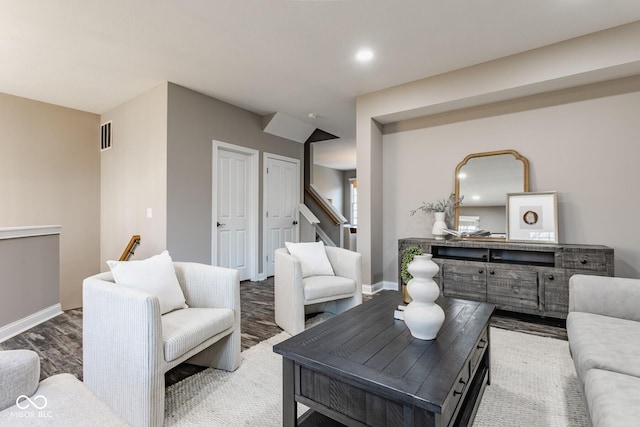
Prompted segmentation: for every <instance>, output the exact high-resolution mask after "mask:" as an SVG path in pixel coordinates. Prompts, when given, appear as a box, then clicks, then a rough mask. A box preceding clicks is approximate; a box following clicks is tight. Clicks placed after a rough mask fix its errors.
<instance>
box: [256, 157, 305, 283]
mask: <svg viewBox="0 0 640 427" xmlns="http://www.w3.org/2000/svg"><path fill="white" fill-rule="evenodd" d="M264 165H265V168H264V170H265V178H264V182H265V189H264V203H263V206H264V211H265V213H264V214H265V216H264V218H265V221H264V230H265V232H264V248H265V251H264V252H265V269H264V271H265V272H266V274H267V276H273V274H274V259H273V258H274V256H273V252H274V251H275V250H276V249H278V248H282V247H284V242H297V241H298V227H299V226H298V204H299V203H300V161H299V160H297V159H291V158H287V157H282V156H276V155H274V154H265V159H264Z"/></svg>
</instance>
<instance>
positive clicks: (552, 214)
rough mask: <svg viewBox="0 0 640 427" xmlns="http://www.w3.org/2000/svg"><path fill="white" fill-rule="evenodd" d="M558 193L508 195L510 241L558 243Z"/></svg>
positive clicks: (508, 237)
mask: <svg viewBox="0 0 640 427" xmlns="http://www.w3.org/2000/svg"><path fill="white" fill-rule="evenodd" d="M557 207H558V193H557V192H555V191H546V192H539V193H508V194H507V241H511V242H545V243H558V209H557Z"/></svg>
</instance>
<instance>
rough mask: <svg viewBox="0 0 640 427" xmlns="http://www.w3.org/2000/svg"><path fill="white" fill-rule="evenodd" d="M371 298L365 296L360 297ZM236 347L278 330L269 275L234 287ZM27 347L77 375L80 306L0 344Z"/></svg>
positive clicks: (546, 332)
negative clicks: (236, 291)
mask: <svg viewBox="0 0 640 427" xmlns="http://www.w3.org/2000/svg"><path fill="white" fill-rule="evenodd" d="M370 298H375V296H365V297H364V299H365V300H367V299H370ZM240 300H241V311H242V314H241V328H240V329H241V332H242V340H241V341H242V350H246V349H247V348H249V347H251V346H253V345H255V344H257V343H259V342H260V341H263V340H266V339H268V338H271V337H272V336H275V335H277V334H279V333H280V332H282V329H280V328H279V327H278V326H277V325H276V323H275V314H274V305H273V278H269V279H267V280H265V281H262V282H250V281H246V282H242V283H241V285H240ZM491 324H492V326H495V327H498V328H502V329H509V330H513V331H518V332H525V333H530V334H535V335H540V336H548V337H553V338H558V339H564V340H566V339H567V333H566V329H565V322H564V321H562V320H555V319H542V318H540V317H537V316H526V315H515V314H513V313H508V312H502V311H498V312H496V314H495V315H494V316H493V318H492V322H491ZM10 349H30V350H34V351H35V352H37V353H38V354H39V355H40V378H41V379H44V378H47V377H50V376H51V375H55V374H59V373H64V372H68V373H71V374H73V375H75V376H76V377H78V378H80V379H82V309H74V310H68V311H65V312H64V313H63V314H61V315H59V316H57V317H55V318H53V319H51V320H48V321H46V322H44V323H41V324H40V325H38V326H35V327H33V328H31V329H29V330H28V331H25V332H23V333H21V334H19V335H16V336H15V337H13V338H10V339H8V340H7V341H4V342H3V343H0V350H10ZM202 369H204V368H201V367H199V366H194V365H189V364H182V365H179V366H177V367H176V368H174V369H172V370H171V371H169V372H167V374H166V375H165V382H166V385H167V386H169V385H171V384H174V383H175V382H178V381H180V380H182V379H184V378H186V377H188V376H190V375H193V374H195V373H196V372H199V371H201V370H202Z"/></svg>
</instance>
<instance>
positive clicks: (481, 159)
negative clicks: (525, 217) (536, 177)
mask: <svg viewBox="0 0 640 427" xmlns="http://www.w3.org/2000/svg"><path fill="white" fill-rule="evenodd" d="M525 191H529V162H528V161H527V159H526V158H525V157H522V156H521V155H520V154H519V153H518V152H517V151H514V150H504V151H493V152H488V153H477V154H470V155H468V156H467V157H465V159H464V160H463V161H462V162H461V163H460V164H459V165H458V167H457V168H456V185H455V192H456V200H458V199H459V198H460V197H463V202H462V204H461V205H460V207H459V208H458V209H457V211H456V216H455V227H456V230H457V231H458V232H460V233H464V234H468V235H473V234H474V233H476V234H478V235H479V236H482V237H490V238H505V237H506V223H507V220H506V214H505V211H506V206H505V203H506V194H507V193H519V192H525ZM482 231H485V232H482Z"/></svg>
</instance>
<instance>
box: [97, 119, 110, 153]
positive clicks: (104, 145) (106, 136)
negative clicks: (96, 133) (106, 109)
mask: <svg viewBox="0 0 640 427" xmlns="http://www.w3.org/2000/svg"><path fill="white" fill-rule="evenodd" d="M100 135H101V136H100V151H104V150H108V149H109V148H111V122H107V123H103V124H102V125H100Z"/></svg>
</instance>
